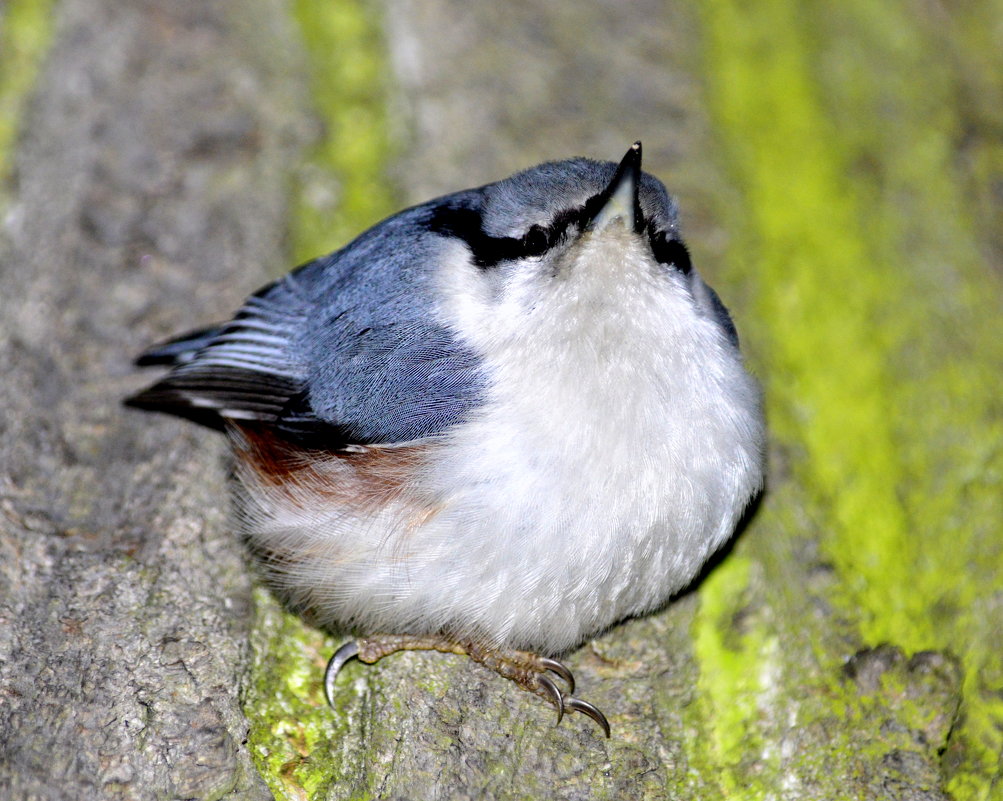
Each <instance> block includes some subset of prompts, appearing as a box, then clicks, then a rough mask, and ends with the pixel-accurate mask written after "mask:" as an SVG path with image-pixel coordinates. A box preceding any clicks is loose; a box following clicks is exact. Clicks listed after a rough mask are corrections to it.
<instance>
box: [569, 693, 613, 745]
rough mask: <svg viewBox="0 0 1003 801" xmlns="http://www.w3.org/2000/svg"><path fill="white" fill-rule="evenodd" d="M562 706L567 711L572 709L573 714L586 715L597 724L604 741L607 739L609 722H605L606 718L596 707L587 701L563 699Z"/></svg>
mask: <svg viewBox="0 0 1003 801" xmlns="http://www.w3.org/2000/svg"><path fill="white" fill-rule="evenodd" d="M564 705H565V706H566V707H567V708H568V709H573V710H574V711H575V712H581V713H582V714H583V715H588V716H589V717H590V718H592V720H594V721H595V722H596V723H598V724H599V725H600V726H601V727H602V730H603V733H604V734H605V735H606V739H607V740H608V739H609V721H608V720H606V716H605V715H604V714H603V713H602V712H600V711H599V710H598V709H597V708H596V707H594V706H592V704H590V703H589V702H588V701H583V700H582V699H580V698H571V697H568V698H565V699H564Z"/></svg>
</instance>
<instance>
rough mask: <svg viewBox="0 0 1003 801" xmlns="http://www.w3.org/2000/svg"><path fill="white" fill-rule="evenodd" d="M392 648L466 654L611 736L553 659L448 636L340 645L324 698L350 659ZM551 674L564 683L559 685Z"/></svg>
mask: <svg viewBox="0 0 1003 801" xmlns="http://www.w3.org/2000/svg"><path fill="white" fill-rule="evenodd" d="M395 651H439V652H441V653H445V654H460V655H463V654H465V655H467V656H469V657H470V658H471V659H473V660H474V661H475V662H478V663H480V664H482V665H484V666H485V667H488V668H491V669H492V670H493V671H495V673H497V674H498V675H499V676H503V677H505V678H506V679H509V680H510V681H514V682H515V683H516V684H518V685H519V686H520V687H522V688H523V689H524V690H528V691H529V692H531V693H535V694H536V695H539V696H540V697H541V698H543V699H545V700H547V701H549V702H550V703H552V704H553V705H554V706H555V707H556V708H557V722H558V723H560V722H561V719H562V718H563V717H564V713H565V711H568V710H570V711H572V712H581V713H582V714H583V715H588V716H589V717H590V718H592V720H594V721H595V722H596V723H598V724H599V726H600V727H601V728H602V730H603V733H604V734H605V735H606V737H609V736H610V729H609V721H607V720H606V716H605V715H604V714H603V713H602V712H601V711H599V709H597V708H596V707H594V706H593V705H592V704H590V703H589V702H588V701H583V700H582V699H580V698H576V697H575V696H574V695H573V693H574V691H575V677H574V675H573V674H572V673H571V671H570V670H568V669H567V668H566V667H565V666H564V665H563V664H561V663H560V662H558V661H557V660H556V659H549V658H548V657H545V656H538V655H537V654H533V653H530V652H528V651H516V650H512V649H504V648H492V647H489V646H484V645H480V644H478V643H476V642H468V641H461V640H452V639H449V638H448V637H437V636H425V637H411V636H407V635H388V636H380V637H366V638H362V639H358V640H352V641H349V642H347V643H345V644H344V645H342V646H341V647H340V648H339V649H338V650H337V651H336V652H335V654H334V656H332V657H331V661H330V662H328V663H327V670H326V671H325V672H324V694H325V695H326V696H327V702H328V703H329V704H331V706H334V700H333V699H334V681H335V679H336V678H337V676H338V671H340V670H341V668H342V667H343V666H344V664H345V663H346V662H348V661H349V660H350V659H353V658H355V659H358V660H359V661H360V662H365V663H367V664H370V665H371V664H373V663H374V662H378V661H379V660H380V659H382V658H383V657H384V656H387V655H388V654H392V653H394V652H395ZM553 676H556V677H557V678H558V679H560V680H561V681H562V682H563V683H564V684H565V685H566V686H565V687H564V688H561V687H560V686H558V683H557V682H556V681H555V680H554V678H553Z"/></svg>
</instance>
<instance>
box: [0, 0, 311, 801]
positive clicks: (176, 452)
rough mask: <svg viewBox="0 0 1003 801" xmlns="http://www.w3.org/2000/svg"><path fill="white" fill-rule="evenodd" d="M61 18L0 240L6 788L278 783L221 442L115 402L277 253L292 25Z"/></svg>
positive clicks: (112, 14) (87, 13)
mask: <svg viewBox="0 0 1003 801" xmlns="http://www.w3.org/2000/svg"><path fill="white" fill-rule="evenodd" d="M251 17H253V20H254V22H253V24H252V22H251V20H250V18H251ZM52 24H53V25H54V32H53V37H54V38H53V44H52V47H51V49H50V51H49V55H48V57H47V59H46V61H45V64H44V68H43V70H42V71H41V72H40V74H39V77H38V79H37V83H36V85H35V87H34V90H33V92H32V95H31V98H30V102H29V103H28V104H27V110H26V115H25V117H24V118H23V119H22V120H21V124H20V130H21V135H20V138H19V141H18V146H17V149H16V152H15V154H14V157H13V159H12V162H13V174H12V176H11V180H10V181H9V183H8V186H7V188H6V191H5V193H4V194H5V195H6V198H5V199H6V200H7V203H6V204H5V205H6V209H5V211H6V218H5V226H4V229H3V234H2V244H0V247H2V251H0V266H2V274H3V279H2V280H3V283H2V290H0V296H2V301H0V303H2V331H3V334H2V337H0V365H2V366H0V374H2V375H3V376H4V379H3V391H2V394H3V406H4V409H3V414H2V428H0V454H2V456H0V464H2V470H0V473H2V484H0V492H2V496H3V500H2V507H0V511H2V514H0V526H2V537H0V548H2V556H0V570H2V573H0V575H2V587H0V621H2V622H0V671H2V684H0V687H2V689H0V699H2V700H0V788H3V790H2V792H0V795H3V796H4V797H5V798H12V799H13V798H18V799H56V798H123V799H126V798H128V799H144V798H150V799H153V798H224V797H233V798H268V797H270V793H269V792H268V789H267V787H266V785H265V782H264V781H263V780H262V779H261V777H260V776H259V775H258V773H257V771H256V770H255V768H254V766H253V763H252V761H251V759H250V756H249V754H248V751H247V748H246V747H245V745H244V742H245V740H246V734H247V723H246V721H245V719H244V717H243V715H242V713H241V709H240V704H239V699H240V688H241V684H242V682H243V680H244V677H245V676H246V669H247V664H248V660H249V647H248V634H249V628H250V625H251V622H252V604H251V596H250V592H251V582H250V578H249V574H248V570H247V565H246V563H245V561H244V558H243V554H242V553H241V549H240V546H239V544H238V543H237V542H236V541H235V539H234V537H233V536H232V534H231V533H230V532H229V531H228V530H227V526H226V523H225V520H226V513H227V508H226V490H225V474H224V470H223V464H222V461H221V447H220V446H221V443H220V442H219V441H218V438H216V437H213V436H208V435H206V434H205V433H204V432H201V431H196V430H194V429H192V428H190V427H188V426H186V425H184V424H182V423H180V422H174V421H171V420H168V419H166V418H164V419H160V420H155V419H153V418H150V417H144V416H143V415H141V414H138V413H133V412H131V411H126V410H125V409H123V408H122V407H121V406H120V402H121V399H122V397H123V396H124V395H125V394H127V393H128V392H129V391H130V390H133V389H135V388H137V386H138V383H139V381H140V380H141V379H140V378H139V377H138V376H137V375H135V374H134V371H133V369H132V367H131V359H132V358H133V357H134V356H135V355H136V354H137V352H138V351H140V350H141V349H142V348H143V347H144V346H147V345H148V344H150V343H151V341H152V340H154V339H156V338H160V337H164V336H166V335H169V334H173V333H176V332H177V331H179V330H182V329H184V328H186V327H188V326H197V325H200V324H204V323H206V322H207V321H211V320H213V319H216V318H219V317H221V316H223V315H227V314H229V313H230V312H231V310H232V306H233V304H234V302H235V301H236V300H237V298H238V297H239V296H240V294H241V293H242V292H246V291H250V290H252V289H253V288H254V286H255V285H256V284H257V283H260V282H261V281H262V280H263V279H264V276H265V273H264V268H265V266H266V265H267V266H268V267H272V266H273V265H275V264H277V263H280V262H281V260H282V255H281V254H282V241H283V233H284V230H285V224H286V221H285V213H286V202H287V186H288V171H289V168H290V164H291V163H292V160H293V159H295V157H296V153H297V142H298V141H300V140H301V139H302V136H301V132H300V131H299V130H297V127H296V123H297V120H301V119H303V114H304V107H303V106H302V105H301V102H302V101H303V100H304V99H305V95H304V93H303V91H302V89H301V88H300V85H299V84H297V83H296V76H297V74H298V72H299V70H300V67H301V65H300V64H299V62H298V60H297V58H296V52H297V44H296V39H295V37H294V35H293V30H294V29H293V28H292V27H291V25H290V22H289V20H288V19H287V18H286V17H285V16H284V11H283V9H282V6H281V4H280V3H273V2H268V0H263V1H262V2H257V0H254V2H244V0H241V2H228V3H213V4H207V3H206V4H203V3H198V4H188V3H184V4H178V3H173V2H169V1H167V0H165V1H163V2H161V1H160V0H148V1H147V0H144V2H136V3H127V4H123V3H119V2H113V1H111V0H108V1H107V2H106V1H105V0H66V2H63V3H60V4H59V5H58V6H57V7H56V17H55V20H54V21H53V23H52Z"/></svg>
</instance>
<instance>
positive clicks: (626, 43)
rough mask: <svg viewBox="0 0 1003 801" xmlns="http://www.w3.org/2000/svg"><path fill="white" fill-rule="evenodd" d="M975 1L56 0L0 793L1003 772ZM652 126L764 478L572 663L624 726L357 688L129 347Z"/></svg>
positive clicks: (5, 450) (403, 681)
mask: <svg viewBox="0 0 1003 801" xmlns="http://www.w3.org/2000/svg"><path fill="white" fill-rule="evenodd" d="M991 6H992V2H990V1H989V0H985V2H982V3H976V4H969V6H967V7H966V9H965V10H964V12H960V11H959V12H955V13H954V14H953V16H951V17H947V16H946V15H944V12H943V11H941V10H940V9H939V7H934V6H931V5H929V4H915V5H913V4H911V3H909V2H904V1H902V2H896V3H891V4H885V5H883V6H882V7H881V9H882V10H881V11H880V12H878V11H877V10H876V8H877V7H875V6H873V4H868V3H866V2H864V0H859V1H858V0H848V2H846V3H843V4H840V5H839V7H838V9H836V7H832V6H828V5H823V4H813V3H807V4H802V6H799V7H798V8H797V9H793V8H792V9H787V8H785V7H784V5H783V4H777V3H771V2H768V1H767V0H760V1H759V2H755V3H752V4H749V3H745V4H738V5H731V4H729V3H728V2H726V1H725V0H720V2H713V3H705V4H703V3H701V4H682V3H668V4H666V3H664V2H659V3H655V2H648V1H647V0H644V1H643V2H639V3H631V4H623V3H620V4H617V3H612V2H607V3H596V4H581V3H577V4H571V3H550V4H529V3H522V2H513V3H506V4H462V5H459V4H456V3H447V2H444V0H433V1H432V2H424V1H423V2H421V3H418V2H416V1H415V0H386V3H385V4H384V6H382V7H381V8H380V9H376V10H374V9H372V8H369V7H366V6H360V5H357V4H355V3H350V2H347V0H339V2H338V3H327V2H320V0H318V1H317V2H311V1H310V0H297V1H296V2H294V3H293V4H292V7H289V6H288V5H287V4H283V3H279V2H273V0H242V2H237V1H236V0H226V1H225V2H217V3H211V4H210V3H204V4H178V3H171V2H169V1H168V0H144V1H143V2H134V3H130V4H122V3H114V2H111V0H62V2H60V3H59V4H58V5H57V6H56V8H55V12H54V13H55V20H54V22H52V23H51V24H52V28H51V43H50V45H49V47H48V49H47V56H46V57H45V59H44V61H42V62H41V63H42V67H41V69H40V70H39V71H38V73H37V76H36V77H35V78H34V79H33V80H31V81H28V82H24V81H22V82H21V83H20V84H19V83H17V81H13V80H11V79H7V80H6V81H5V73H3V72H0V109H4V108H7V109H10V108H21V109H22V111H21V112H19V113H18V115H17V118H16V120H17V128H18V130H19V132H20V134H19V137H18V139H17V140H16V144H15V146H14V147H13V149H12V152H11V153H9V154H8V153H5V152H4V140H3V138H2V137H0V166H3V167H4V169H6V170H7V171H8V172H9V174H10V175H11V180H9V181H8V183H7V184H6V186H5V188H4V189H3V190H0V202H2V203H3V204H4V207H5V208H4V212H5V214H4V227H3V229H2V230H0V269H2V284H0V325H2V329H0V333H2V338H0V369H2V370H3V373H2V374H3V376H4V378H5V380H4V383H3V405H4V407H5V408H4V414H3V416H2V418H0V481H2V484H0V496H2V500H0V526H2V529H0V549H2V550H0V554H2V555H0V566H2V567H0V576H2V584H0V790H2V791H3V792H0V795H3V796H4V797H10V798H18V799H21V798H25V799H34V798H38V799H48V798H83V797H88V798H89V797H101V798H123V799H124V798H128V799H133V798H136V799H141V798H142V799H145V798H151V799H152V798H224V797H232V798H267V797H269V795H270V794H274V795H275V796H276V797H280V798H290V799H305V798H310V799H339V798H349V797H351V798H362V797H376V798H401V799H404V798H406V799H423V798H449V799H463V798H499V799H505V798H527V797H529V798H541V797H546V798H567V799H579V798H650V799H662V798H673V799H689V798H694V799H695V798H701V799H706V798H724V797H738V798H748V797H770V798H786V799H842V798H896V799H944V798H949V797H954V798H958V799H986V798H999V797H1001V795H1000V794H1001V793H1003V768H1001V765H1000V758H1001V753H1003V734H1001V732H1003V701H1001V700H1000V699H1001V698H1003V650H1001V649H1000V647H999V636H1000V632H1001V631H1003V604H1001V602H1000V599H1001V597H1003V582H1001V579H1000V566H1001V565H1003V542H1001V536H1000V513H999V498H1000V497H1001V494H1003V493H1001V481H1003V479H1001V476H1003V448H1001V447H1000V442H1001V441H1003V436H1001V435H1003V430H1001V429H1003V423H1001V415H1000V413H999V402H998V386H999V373H1000V368H1001V367H1003V346H1001V344H1000V341H1001V338H1000V337H999V336H998V330H996V329H998V325H995V324H994V322H993V321H994V316H995V315H998V308H999V303H1000V300H1001V296H1003V290H1001V287H1000V266H1001V263H1003V259H1001V253H1003V240H1001V239H1000V236H999V231H1000V230H1003V225H1001V223H1003V203H1001V201H1000V195H999V192H998V191H997V190H998V186H999V184H1000V182H1001V181H1003V141H1001V139H1000V136H999V130H1001V125H1003V120H1001V118H1000V116H999V115H1000V111H999V109H1001V108H1003V77H1001V76H1003V64H1001V60H1003V57H1001V56H1000V53H1001V52H1003V43H1001V42H999V41H997V40H994V39H993V37H994V36H996V37H997V39H998V32H994V31H995V29H994V28H992V27H991V26H987V25H985V24H983V22H982V20H984V19H991V18H992V16H993V13H994V12H993V10H992V8H991ZM27 7H28V4H15V3H8V5H7V6H6V8H5V7H4V6H0V10H3V11H5V12H6V17H7V19H8V20H11V19H13V18H14V17H15V16H16V15H18V14H21V15H24V14H26V13H27V12H25V11H24V9H25V8H27ZM376 11H379V12H380V15H378V14H377V13H375V12H376ZM37 24H43V23H37ZM380 26H382V36H381V28H380ZM16 33H17V30H16V28H15V26H14V25H11V26H10V27H9V29H8V30H7V31H6V32H5V33H3V34H2V36H4V37H5V38H3V39H0V45H8V44H9V42H10V41H11V37H12V36H14V35H15V34H16ZM23 36H24V37H25V38H27V39H30V38H31V37H28V36H27V35H23ZM384 48H385V49H384ZM10 52H12V53H13V52H14V51H13V50H11V51H10ZM5 53H6V51H5ZM931 54H932V55H931ZM19 58H20V59H21V60H20V61H18V62H17V63H18V64H22V63H23V62H24V61H25V59H24V58H22V57H20V56H19ZM3 60H4V61H8V59H7V57H6V54H5V56H4V59H3ZM29 60H30V59H29ZM10 61H11V62H12V61H13V60H10ZM0 69H3V66H0ZM10 74H13V73H12V72H11V73H10ZM22 74H23V73H22ZM20 85H24V86H26V87H27V88H28V89H29V90H30V92H29V94H27V95H26V96H25V97H26V98H27V99H26V101H25V102H24V103H22V104H20V105H19V106H18V105H17V104H13V103H12V102H11V97H13V96H14V95H16V94H17V91H19V90H16V87H17V86H20ZM12 86H13V87H15V89H11V88H10V87H12ZM311 92H312V93H313V100H314V106H313V110H311V106H310V103H309V94H310V93H311ZM5 93H6V94H5ZM318 114H319V115H321V117H322V119H323V124H322V125H319V124H318V122H317V120H318V118H317V116H316V115H318ZM0 132H2V131H0ZM635 139H642V140H643V142H644V153H645V169H646V170H648V171H649V172H652V173H654V174H655V175H657V176H659V177H661V178H662V179H663V180H664V181H665V183H666V184H667V185H668V187H669V190H670V191H671V192H672V193H673V194H675V195H676V196H677V197H678V198H679V200H680V205H681V207H682V210H683V217H684V220H683V223H684V236H685V238H686V240H687V243H688V245H689V246H690V249H691V251H692V252H693V254H694V262H695V264H696V265H697V266H698V268H699V269H700V270H701V272H702V273H703V274H704V275H705V276H706V277H707V278H708V280H709V281H710V283H712V284H713V285H714V286H715V287H716V288H717V289H718V291H719V292H720V294H721V295H722V297H723V298H724V299H725V301H726V302H727V303H728V305H729V306H730V307H731V309H732V311H733V313H734V315H735V317H736V320H737V323H738V328H739V331H740V334H741V335H742V337H743V346H744V348H745V352H746V354H747V358H748V359H749V362H750V365H751V367H752V369H753V370H754V372H756V374H757V375H759V376H760V378H761V380H762V382H763V384H764V388H765V391H766V401H767V408H768V411H769V417H770V421H771V427H772V440H771V479H770V487H769V489H768V492H767V494H766V495H765V497H764V499H763V502H762V503H761V504H760V505H759V506H758V508H757V509H756V510H754V512H753V514H751V515H750V519H749V523H748V525H747V527H746V528H745V530H744V531H743V532H741V533H740V535H739V537H738V538H737V539H736V541H735V542H734V543H733V545H732V547H730V548H729V549H728V551H727V552H726V553H724V554H722V555H721V557H720V558H719V559H718V560H716V562H715V564H714V565H713V566H712V567H711V568H710V569H709V570H708V571H707V572H706V575H705V576H704V578H703V579H702V581H701V582H699V583H698V584H697V585H696V587H695V588H694V589H693V590H692V591H691V592H689V593H687V594H685V595H683V596H682V597H680V598H679V599H677V600H676V601H675V602H674V603H672V604H671V605H669V606H668V607H667V608H666V609H665V610H664V611H662V612H661V613H659V614H656V615H653V616H650V617H647V618H644V619H641V620H635V621H631V622H628V623H626V624H624V625H622V626H619V627H617V628H615V629H614V630H613V631H611V632H609V633H607V634H606V635H604V636H602V637H599V638H597V639H596V640H595V641H593V642H591V643H589V644H587V645H586V646H585V647H583V648H582V649H580V650H579V651H578V652H576V653H574V654H572V655H570V656H569V658H568V660H567V663H568V665H569V667H571V668H572V669H573V670H574V672H575V674H576V677H577V679H578V684H579V694H580V695H581V696H582V697H584V698H586V699H587V700H589V701H591V702H593V703H595V704H596V705H597V706H599V707H600V708H602V709H603V710H604V711H605V712H606V713H607V714H608V715H609V717H610V722H611V724H612V727H613V736H612V738H611V739H610V740H605V739H603V738H602V737H601V735H600V733H599V731H598V729H597V728H596V727H595V726H594V725H593V724H592V723H591V722H590V721H589V720H588V719H586V718H584V717H583V716H580V715H570V716H566V717H565V720H564V722H562V723H561V725H560V726H559V727H556V728H555V727H554V726H553V725H552V722H553V720H554V712H553V710H552V709H551V708H549V707H548V706H547V705H546V704H544V703H543V702H541V701H540V700H539V699H538V698H535V697H533V696H530V695H528V694H526V693H523V692H521V691H520V690H518V689H517V688H516V687H514V686H510V685H509V683H507V682H503V681H501V680H500V679H498V677H497V676H495V675H494V674H491V673H488V672H487V671H485V670H483V669H481V668H479V667H477V666H475V665H472V664H470V663H469V661H467V660H465V659H463V658H460V657H452V656H443V655H439V654H427V653H425V654H421V653H408V654H401V655H395V656H392V657H389V658H387V659H385V660H384V661H382V662H381V663H379V665H377V666H372V667H370V666H365V665H360V664H352V665H350V666H348V667H346V669H345V671H344V673H343V676H342V677H341V679H340V681H339V683H338V687H337V693H336V699H335V700H336V703H337V707H338V708H337V709H336V710H334V711H332V710H330V709H329V708H328V707H327V706H326V704H325V703H324V702H323V699H322V692H321V688H320V683H321V674H322V671H323V666H324V663H325V661H326V658H327V657H328V656H329V655H330V652H331V649H332V648H333V647H335V645H337V644H338V642H339V640H338V638H337V637H336V636H333V635H331V634H325V633H322V632H318V631H316V630H314V629H312V628H310V627H309V626H308V625H306V624H305V623H303V622H302V621H300V620H298V619H297V618H296V617H294V616H292V615H290V614H288V613H286V612H284V611H283V610H282V609H281V608H280V606H279V605H278V604H277V603H276V602H275V600H274V599H273V598H272V597H271V596H270V594H269V593H268V592H267V590H265V589H263V588H261V587H260V586H257V585H256V580H255V579H254V578H253V570H252V567H251V566H250V564H249V562H248V560H247V558H246V556H245V555H244V553H243V552H242V549H241V547H240V545H239V543H238V542H237V540H236V538H235V537H234V536H233V534H232V531H231V530H230V527H229V525H228V502H227V495H226V472H227V463H226V458H225V455H224V452H223V446H222V442H221V440H220V439H219V438H218V437H216V436H213V435H211V434H210V433H207V432H205V431H203V430H201V429H197V428H195V427H193V426H190V425H187V424H185V423H182V422H180V421H175V420H172V419H169V418H166V417H157V416H148V415H143V414H141V413H138V412H133V411H127V410H124V409H122V408H120V406H119V401H120V399H121V398H122V397H123V396H125V395H127V394H128V393H129V392H131V391H133V390H135V389H136V388H138V387H139V386H140V385H141V383H142V381H143V380H144V378H145V376H138V375H136V374H135V372H134V371H133V369H132V368H131V366H130V359H131V357H133V356H134V355H135V354H136V353H137V352H138V351H139V350H141V349H142V348H143V347H144V346H146V345H148V344H149V343H150V342H152V341H154V340H156V339H158V338H161V337H165V336H169V335H171V334H174V333H177V332H181V331H184V330H185V329H186V328H187V327H197V326H199V325H204V324H208V323H211V322H214V321H216V320H218V319H221V318H223V317H225V316H227V315H229V314H230V313H232V311H233V309H234V308H235V307H236V306H237V305H238V304H239V303H240V302H241V301H242V300H243V298H244V297H245V296H246V295H247V294H248V293H249V292H250V291H252V290H253V289H255V288H256V287H257V286H258V285H260V284H261V283H262V282H263V281H264V280H265V279H266V277H267V276H269V275H271V276H274V275H277V274H278V273H280V272H282V271H284V269H286V268H288V267H290V266H292V265H293V263H295V261H297V260H301V259H302V258H306V257H309V256H312V255H317V254H319V253H320V252H323V251H327V250H331V249H333V248H335V247H337V246H340V245H341V244H343V243H344V236H345V234H346V233H347V232H353V233H354V232H358V231H361V230H362V228H364V227H365V226H366V225H369V224H371V223H373V222H376V220H377V219H378V218H379V217H380V216H381V215H383V214H386V213H390V212H391V211H393V210H395V206H398V205H400V206H402V205H404V204H406V203H408V202H416V201H420V200H424V199H427V198H428V197H431V196H432V195H434V194H436V193H441V192H446V191H452V190H455V189H459V188H463V187H466V186H472V185H476V184H478V183H482V182H485V181H489V180H493V179H496V178H500V177H503V176H505V175H507V174H509V173H510V172H512V171H514V170H516V169H519V168H522V167H526V166H530V165H532V164H534V163H536V162H539V161H542V160H545V159H548V158H563V157H567V156H571V155H588V156H592V157H595V158H605V159H611V160H615V159H617V158H619V157H620V156H621V155H622V154H623V152H624V151H625V150H626V148H627V146H628V145H629V144H630V143H631V142H632V141H634V140H635ZM308 145H309V146H310V147H308ZM381 175H382V176H383V177H382V178H381V177H380V176H381ZM391 186H392V187H393V189H390V188H389V187H391ZM994 187H996V189H994ZM291 189H292V191H290V190H291ZM395 192H396V194H397V198H396V201H395V200H394V199H393V197H392V196H393V194H394V193H395ZM287 226H289V228H288V230H287ZM289 231H291V233H289ZM288 251H292V252H293V253H294V254H295V256H294V257H291V256H289V255H288ZM256 586H257V588H256V589H254V588H255V587H256Z"/></svg>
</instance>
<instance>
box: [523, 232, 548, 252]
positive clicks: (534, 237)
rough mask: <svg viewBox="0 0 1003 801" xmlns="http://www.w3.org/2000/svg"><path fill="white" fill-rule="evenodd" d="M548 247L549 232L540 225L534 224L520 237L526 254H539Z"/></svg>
mask: <svg viewBox="0 0 1003 801" xmlns="http://www.w3.org/2000/svg"><path fill="white" fill-rule="evenodd" d="M548 247H550V233H549V232H548V231H547V229H546V228H544V227H543V226H540V225H534V226H533V227H532V228H530V229H529V230H528V231H527V232H526V233H525V234H523V237H522V249H523V252H524V253H525V255H527V256H539V255H541V254H543V253H544V252H546V250H547V248H548Z"/></svg>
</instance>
